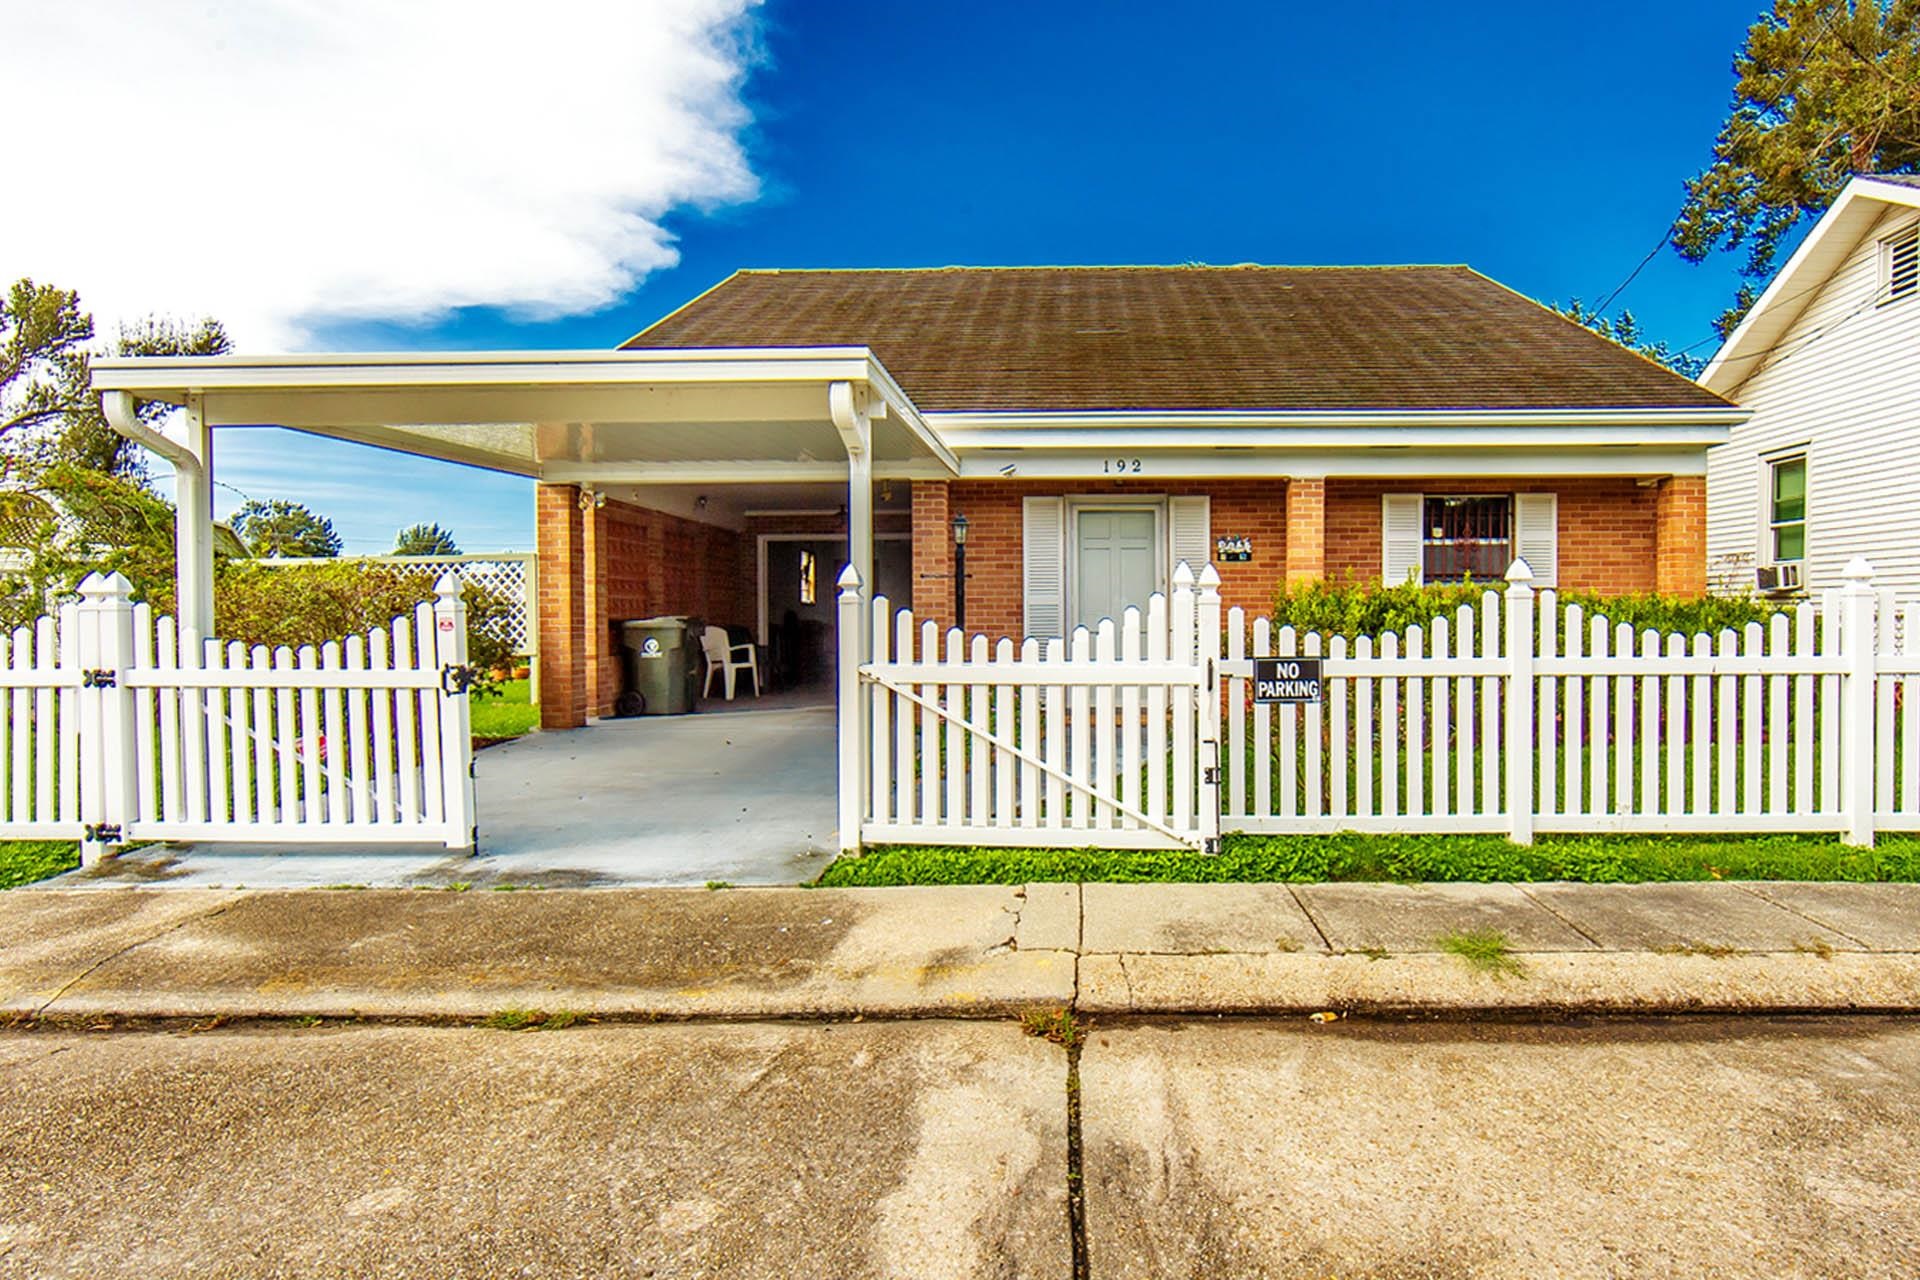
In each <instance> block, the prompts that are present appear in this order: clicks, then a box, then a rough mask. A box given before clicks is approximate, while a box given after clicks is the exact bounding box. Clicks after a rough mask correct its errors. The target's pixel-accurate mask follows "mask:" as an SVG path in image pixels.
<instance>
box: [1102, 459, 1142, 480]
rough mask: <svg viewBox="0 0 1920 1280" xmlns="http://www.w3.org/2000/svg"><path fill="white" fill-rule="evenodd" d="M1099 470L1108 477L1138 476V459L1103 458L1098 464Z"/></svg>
mask: <svg viewBox="0 0 1920 1280" xmlns="http://www.w3.org/2000/svg"><path fill="white" fill-rule="evenodd" d="M1100 470H1101V471H1102V472H1103V473H1105V474H1107V475H1110V476H1124V475H1139V474H1140V459H1138V458H1105V459H1102V461H1101V463H1100Z"/></svg>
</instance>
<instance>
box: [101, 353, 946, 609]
mask: <svg viewBox="0 0 1920 1280" xmlns="http://www.w3.org/2000/svg"><path fill="white" fill-rule="evenodd" d="M93 382H94V387H95V389H96V390H98V391H99V392H100V393H101V394H102V398H103V402H104V404H105V407H106V413H107V418H108V421H109V422H111V423H112V424H113V426H114V428H115V429H116V430H118V431H119V432H120V433H121V434H123V435H125V436H127V437H128V438H129V439H132V440H134V441H136V442H138V443H140V444H142V445H144V446H146V447H147V448H149V449H152V450H153V451H154V452H156V453H158V454H160V455H161V456H162V457H164V458H166V459H167V460H168V461H169V462H171V463H172V464H173V466H174V468H175V470H176V472H177V473H178V477H179V478H178V489H177V493H178V500H179V501H178V515H177V519H178V523H179V538H178V557H179V559H178V575H179V582H178V587H179V609H180V618H181V622H182V625H183V629H191V630H193V631H195V632H197V633H198V634H199V635H200V636H203V637H204V636H210V635H211V634H212V633H213V532H212V521H213V509H212V483H211V481H212V473H213V469H214V466H215V460H214V456H213V435H212V429H213V428H214V427H236V426H279V427H287V428H291V429H293V430H297V431H307V432H312V433H315V434H318V435H325V436H332V437H335V438H337V439H342V440H350V441H355V442H358V443H362V444H368V445H373V446H375V447H378V448H382V449H394V450H398V451H400V452H403V453H410V454H416V455H419V456H423V457H428V458H437V459H442V460H445V461H449V462H457V463H464V464H466V465H469V466H475V467H483V468H487V469H490V470H495V471H502V472H508V473H511V474H514V475H521V476H526V477H528V478H530V479H534V480H537V481H543V482H549V483H560V484H575V485H584V486H603V485H636V486H671V485H698V486H703V487H704V486H713V485H727V484H736V485H738V484H751V485H807V484H811V485H814V486H816V487H817V486H819V485H821V484H822V483H831V484H833V485H835V486H836V487H837V486H838V485H841V484H844V485H845V486H846V495H847V496H846V512H847V538H848V559H849V561H850V563H851V564H852V566H853V568H854V569H855V571H856V572H858V573H859V575H860V579H861V581H862V582H863V583H864V582H870V581H871V580H872V577H873V485H874V482H875V481H876V480H889V479H892V480H907V479H913V478H923V479H944V478H946V477H948V476H951V475H954V474H956V473H957V472H958V470H959V464H958V462H957V461H956V460H955V458H954V455H953V453H952V452H951V451H950V450H949V449H948V448H947V447H946V446H945V445H944V444H943V443H942V442H941V440H940V438H939V436H938V435H937V434H936V433H935V432H934V431H933V430H932V429H931V428H929V427H928V425H927V423H926V421H925V420H924V419H923V418H922V417H921V415H920V412H919V410H917V409H916V408H915V407H914V405H913V402H912V401H911V400H909V399H908V398H907V396H906V394H905V393H904V392H902V391H901V389H900V387H899V385H898V384H897V383H895V382H894V380H893V378H892V376H891V375H889V374H888V373H887V371H886V369H885V368H884V367H883V366H882V365H881V364H880V362H879V361H878V360H877V359H876V358H875V357H874V355H873V353H872V352H871V351H869V350H867V349H866V348H864V347H816V348H767V349H748V348H709V349H698V350H639V351H617V352H609V351H543V352H477V353H459V354H333V355H308V356H272V357H261V356H212V357H139V358H123V359H102V360H99V361H96V362H95V364H94V366H93ZM139 401H158V402H162V403H165V404H170V405H174V406H177V407H178V408H179V410H180V412H178V413H176V414H174V415H172V417H171V419H170V420H169V422H168V424H167V426H166V428H165V430H164V431H156V430H154V429H152V428H150V427H148V426H146V425H145V424H143V423H142V422H140V421H139V420H138V418H137V417H136V416H135V413H134V409H135V405H136V402H139Z"/></svg>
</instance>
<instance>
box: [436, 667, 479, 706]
mask: <svg viewBox="0 0 1920 1280" xmlns="http://www.w3.org/2000/svg"><path fill="white" fill-rule="evenodd" d="M479 679H480V668H478V667H476V666H473V665H472V664H471V663H467V664H461V663H452V662H450V663H448V664H447V665H446V666H444V667H442V668H440V690H441V692H443V693H445V694H447V695H448V696H449V697H451V696H453V695H454V694H460V693H465V692H466V691H467V690H468V689H471V688H472V687H473V686H474V684H475V683H476V682H477V681H478V680H479Z"/></svg>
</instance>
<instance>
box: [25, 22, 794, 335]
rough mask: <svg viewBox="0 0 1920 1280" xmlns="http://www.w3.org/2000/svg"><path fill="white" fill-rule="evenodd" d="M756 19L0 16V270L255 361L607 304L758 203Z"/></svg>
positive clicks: (108, 313)
mask: <svg viewBox="0 0 1920 1280" xmlns="http://www.w3.org/2000/svg"><path fill="white" fill-rule="evenodd" d="M754 3H756V0H624V2H623V0H558V2H554V0H550V2H549V3H544V4H543V3H529V2H528V0H200V2H198V3H185V2H181V3H156V2H155V0H85V2H84V3H80V2H76V0H58V2H56V3H48V2H47V0H0V84H4V85H6V87H7V99H8V102H9V103H10V104H11V105H10V106H9V108H8V112H7V114H8V117H9V124H10V126H11V128H12V131H13V132H14V134H15V135H16V136H20V137H29V138H30V137H32V135H34V134H36V133H37V134H39V137H38V138H37V140H35V141H33V142H32V144H31V145H26V144H23V145H21V146H17V147H14V148H12V151H13V154H12V157H11V161H10V164H9V166H8V172H7V175H6V176H5V177H4V178H0V275H4V276H5V278H7V279H11V278H13V277H15V276H18V275H23V274H30V275H33V276H34V277H35V278H37V279H40V280H43V281H49V282H53V283H58V284H62V285H64V286H66V287H68V288H74V289H78V290H80V292H81V297H82V299H83V301H84V302H86V303H87V304H88V305H89V306H90V307H92V308H93V310H94V311H95V313H96V315H98V316H100V317H101V318H102V319H103V320H105V319H107V318H110V317H121V318H128V317H133V316H138V315H142V314H146V313H149V312H157V313H162V314H170V315H181V316H186V315H200V314H210V315H214V316H217V317H219V318H220V319H221V320H223V321H224V322H225V323H226V324H227V326H228V328H229V330H230V331H231V332H232V333H233V334H234V335H235V338H236V341H237V343H238V344H239V345H240V346H241V347H242V348H243V349H253V350H271V349H275V348H281V347H298V346H301V345H303V344H308V343H311V342H312V341H313V339H312V333H313V330H314V328H315V327H316V326H319V325H324V324H326V323H329V322H338V321H354V320H405V321H428V320H431V319H433V318H435V317H436V316H440V315H442V314H444V313H445V312H446V311H447V310H448V309H450V308H453V307H459V306H469V305H487V306H499V307H507V308H511V309H514V310H516V311H517V312H520V313H523V314H526V315H528V316H530V317H552V316H557V315H565V314H572V313H579V312H584V311H589V310H593V309H595V308H598V307H602V306H605V305H607V304H608V303H611V302H613V301H615V300H616V299H617V298H619V297H620V296H621V295H622V294H623V293H625V292H626V291H628V290H630V289H631V288H633V286H634V285H635V284H636V283H638V281H639V280H640V279H641V278H642V277H643V276H645V275H646V274H647V273H648V272H649V271H653V270H656V269H658V268H660V267H663V266H669V265H671V264H672V263H673V262H674V261H675V260H676V253H675V250H674V248H673V245H672V243H671V239H670V237H669V236H668V234H667V233H666V232H665V231H663V230H662V228H661V225H660V220H661V217H662V216H663V215H664V214H666V213H667V212H669V211H670V210H672V209H674V208H676V207H682V206H711V205H715V204H724V203H729V202H737V201H744V200H749V199H752V198H753V197H754V196H755V194H756V193H757V185H756V181H755V178H754V175H753V173H752V171H751V168H750V167H749V165H748V162H747V158H746V156H745V154H744V152H743V149H742V147H741V144H740V138H739V134H740V131H741V130H742V128H743V127H744V126H745V125H746V124H747V123H748V122H749V116H748V112H747V110H746V108H745V107H744V106H743V105H742V102H741V99H740V89H741V84H742V81H743V79H744V77H745V74H746V70H747V62H748V51H749V45H750V37H751V31H750V29H749V24H750V23H751V21H752V19H751V14H750V12H749V11H750V10H751V8H752V7H753V5H754ZM8 188H10V189H8ZM102 327H103V329H108V328H110V325H103V326H102Z"/></svg>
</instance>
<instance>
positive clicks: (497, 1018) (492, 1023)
mask: <svg viewBox="0 0 1920 1280" xmlns="http://www.w3.org/2000/svg"><path fill="white" fill-rule="evenodd" d="M584 1021H587V1015H586V1014H584V1013H581V1012H579V1011H578V1010H576V1009H555V1010H554V1011H552V1012H551V1013H549V1012H548V1011H547V1010H545V1009H502V1010H500V1011H499V1012H497V1013H490V1014H488V1015H487V1016H486V1017H485V1018H482V1019H481V1020H480V1022H479V1023H478V1025H479V1026H481V1027H484V1028H485V1029H487V1030H488V1031H564V1030H566V1029H567V1028H568V1027H571V1026H574V1025H575V1024H577V1023H580V1022H584Z"/></svg>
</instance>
